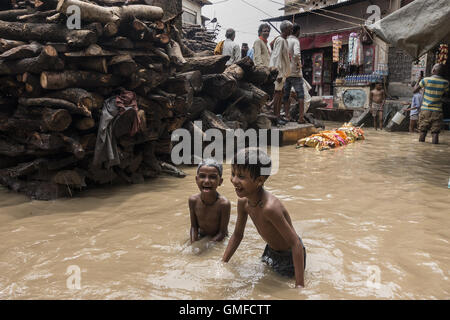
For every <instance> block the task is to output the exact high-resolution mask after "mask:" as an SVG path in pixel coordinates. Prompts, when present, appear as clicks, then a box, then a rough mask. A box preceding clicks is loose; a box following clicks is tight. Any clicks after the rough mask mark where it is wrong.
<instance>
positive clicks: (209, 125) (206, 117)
mask: <svg viewBox="0 0 450 320" xmlns="http://www.w3.org/2000/svg"><path fill="white" fill-rule="evenodd" d="M202 121H203V131H206V130H208V129H213V128H215V129H219V130H227V129H230V128H229V127H228V126H227V125H226V124H225V123H224V122H223V121H222V120H220V119H219V118H218V117H217V116H216V115H215V114H214V113H212V112H211V111H208V110H205V111H204V112H203V114H202Z"/></svg>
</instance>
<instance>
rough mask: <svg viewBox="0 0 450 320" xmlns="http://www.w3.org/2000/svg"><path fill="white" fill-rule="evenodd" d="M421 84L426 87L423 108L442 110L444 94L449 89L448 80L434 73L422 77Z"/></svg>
mask: <svg viewBox="0 0 450 320" xmlns="http://www.w3.org/2000/svg"><path fill="white" fill-rule="evenodd" d="M419 85H420V87H421V88H423V89H424V94H423V102H422V108H421V110H430V111H437V112H442V96H443V95H444V93H445V92H447V91H448V86H449V84H448V81H447V80H445V79H444V78H442V77H440V76H436V75H433V76H431V77H427V78H424V79H422V81H420V83H419Z"/></svg>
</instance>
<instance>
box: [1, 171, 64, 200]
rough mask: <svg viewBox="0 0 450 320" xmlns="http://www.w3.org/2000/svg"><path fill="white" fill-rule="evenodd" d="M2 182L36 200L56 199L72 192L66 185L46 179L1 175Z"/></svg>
mask: <svg viewBox="0 0 450 320" xmlns="http://www.w3.org/2000/svg"><path fill="white" fill-rule="evenodd" d="M0 183H2V184H3V185H5V186H7V187H8V188H10V189H11V190H13V191H15V192H20V193H23V194H25V195H27V196H28V197H30V198H32V199H36V200H54V199H57V198H61V197H67V196H69V195H71V194H72V193H71V191H70V189H68V188H67V187H66V186H62V185H59V184H56V183H51V182H46V181H24V180H20V179H17V178H10V177H6V176H0Z"/></svg>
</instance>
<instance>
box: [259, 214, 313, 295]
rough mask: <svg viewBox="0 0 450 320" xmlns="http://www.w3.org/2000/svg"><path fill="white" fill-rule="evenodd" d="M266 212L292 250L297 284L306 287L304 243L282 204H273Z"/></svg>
mask: <svg viewBox="0 0 450 320" xmlns="http://www.w3.org/2000/svg"><path fill="white" fill-rule="evenodd" d="M264 211H265V214H266V215H267V218H268V219H269V221H270V222H271V223H272V224H273V226H274V227H275V228H276V229H277V230H278V232H279V233H280V234H281V235H282V236H283V238H284V240H286V242H287V243H288V245H289V247H290V248H291V250H292V259H293V261H294V269H295V286H296V287H299V286H301V287H304V286H305V282H304V270H305V266H304V252H303V245H302V243H301V242H300V239H299V237H298V235H297V233H296V232H295V230H294V228H293V227H292V226H291V225H290V224H289V222H288V221H287V220H286V218H285V216H284V215H283V208H282V207H281V206H280V205H273V206H271V207H269V208H267V209H266V210H264Z"/></svg>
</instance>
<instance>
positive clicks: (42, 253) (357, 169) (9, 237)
mask: <svg viewBox="0 0 450 320" xmlns="http://www.w3.org/2000/svg"><path fill="white" fill-rule="evenodd" d="M416 139H417V135H415V134H414V135H410V134H408V133H386V132H379V131H378V132H375V131H373V130H371V129H368V130H367V140H366V141H364V142H358V143H356V144H353V145H349V146H347V147H343V148H340V149H337V150H328V151H322V152H318V151H315V150H314V149H298V150H296V149H295V148H294V147H283V148H281V151H280V158H281V163H280V170H279V172H278V174H276V175H274V176H272V177H270V179H269V180H268V182H267V189H268V190H270V191H271V192H273V193H274V194H275V195H277V196H278V197H279V198H281V199H282V200H283V202H284V204H285V206H286V207H287V209H288V211H289V213H290V215H291V217H292V220H293V224H294V226H295V228H296V230H297V232H298V234H299V235H301V236H302V238H303V241H304V243H305V246H306V248H307V252H308V260H307V270H306V288H304V289H295V288H294V280H290V279H285V278H282V277H279V276H278V275H276V274H274V273H273V272H272V271H271V270H270V269H268V268H267V267H266V266H265V265H263V264H262V263H261V262H260V260H259V258H260V256H261V254H262V251H263V248H264V243H263V241H262V240H261V239H260V237H259V236H258V234H257V232H256V229H255V227H254V226H253V224H252V222H251V220H250V219H249V221H248V223H247V228H246V232H245V236H244V239H243V241H242V243H241V246H240V247H239V249H238V250H237V252H236V253H235V255H234V256H233V258H232V259H231V261H230V263H228V264H222V263H221V262H220V259H221V257H222V254H223V251H224V249H225V246H226V243H227V242H228V239H226V240H225V242H224V243H220V244H216V245H213V246H211V245H209V244H208V243H207V242H200V243H199V244H198V245H196V246H194V247H191V246H189V245H188V238H189V214H188V210H187V199H188V196H189V195H191V194H193V193H195V192H197V189H196V186H195V183H194V177H193V175H194V174H195V169H193V168H186V172H187V173H188V174H189V176H188V177H187V178H186V179H184V180H182V179H176V178H172V177H161V178H158V179H156V180H153V181H149V182H147V183H146V184H143V185H134V186H121V187H110V188H107V189H101V190H93V191H89V192H85V193H82V194H81V195H80V196H78V197H76V198H73V199H65V200H58V201H53V202H36V201H32V202H30V201H28V200H27V199H26V198H24V197H23V196H21V195H17V194H13V193H10V192H8V191H6V190H4V189H2V190H0V298H1V299H48V298H50V299H63V298H69V299H375V298H384V299H391V298H393V299H428V298H430V299H435V298H441V299H448V298H449V297H450V279H449V277H450V274H449V268H450V243H449V241H450V228H449V227H450V225H449V224H450V223H449V221H450V220H449V212H450V211H449V208H450V196H449V195H450V189H448V187H447V184H448V180H449V176H450V160H449V159H450V148H449V144H450V134H449V132H445V133H444V134H443V135H442V138H441V140H442V144H441V145H439V146H433V145H431V144H430V143H426V144H419V143H418V142H416ZM224 176H225V182H224V185H223V186H221V187H220V189H219V191H220V193H222V194H223V195H225V196H226V197H228V198H229V199H230V200H231V202H232V217H231V222H230V231H232V230H233V228H234V224H235V221H236V196H235V194H234V191H233V189H232V186H231V183H230V181H229V176H230V167H229V166H228V165H226V166H225V170H224ZM70 266H75V267H72V268H75V269H69V271H70V272H69V273H67V271H68V268H69V267H70ZM77 268H79V269H77ZM72 270H75V271H72ZM76 270H79V271H80V272H81V277H80V282H79V285H80V289H79V290H76V289H75V290H74V289H69V288H73V286H74V285H76V284H77V283H76V282H74V281H72V280H73V279H74V278H73V277H72V278H70V277H71V276H74V275H75V274H76ZM72 272H75V273H72ZM68 279H69V281H68ZM68 284H69V286H68Z"/></svg>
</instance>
